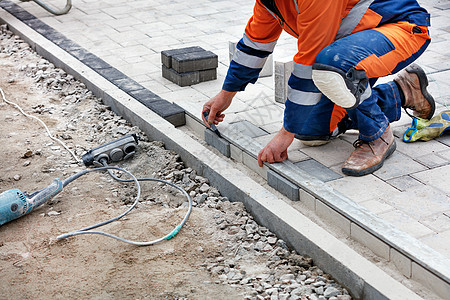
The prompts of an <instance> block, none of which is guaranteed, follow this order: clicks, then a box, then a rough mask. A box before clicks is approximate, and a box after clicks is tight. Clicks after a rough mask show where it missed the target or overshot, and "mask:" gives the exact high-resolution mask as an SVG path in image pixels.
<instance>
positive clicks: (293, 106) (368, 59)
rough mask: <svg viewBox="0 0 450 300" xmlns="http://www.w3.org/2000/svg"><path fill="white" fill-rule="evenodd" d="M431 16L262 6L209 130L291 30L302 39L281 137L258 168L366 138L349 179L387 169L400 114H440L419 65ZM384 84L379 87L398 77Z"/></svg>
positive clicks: (393, 9) (291, 0)
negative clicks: (291, 150) (353, 136)
mask: <svg viewBox="0 0 450 300" xmlns="http://www.w3.org/2000/svg"><path fill="white" fill-rule="evenodd" d="M429 25H430V15H429V14H428V13H427V11H426V10H425V9H424V8H422V7H420V6H419V4H418V3H417V1H416V0H359V1H358V0H333V1H319V0H256V3H255V6H254V12H253V16H252V17H251V18H250V20H249V21H248V23H247V26H246V28H245V34H244V36H243V38H242V39H241V40H240V41H239V43H238V45H237V51H236V53H235V55H234V57H233V60H232V61H231V63H230V67H229V69H228V73H227V76H226V78H225V81H224V84H223V87H222V90H221V91H220V92H219V93H218V94H217V95H216V96H215V97H213V98H211V99H210V100H209V101H208V102H206V103H205V105H204V106H203V111H206V112H208V113H209V118H208V120H205V122H207V123H208V124H212V123H216V124H217V123H218V122H221V121H223V118H224V114H223V112H224V111H225V110H226V109H227V108H228V107H229V105H230V104H231V101H232V99H233V97H234V95H235V94H236V93H237V92H238V91H243V90H244V89H245V87H246V85H247V84H248V83H255V82H256V80H257V79H258V76H259V72H260V71H261V69H262V67H263V66H264V63H265V61H266V59H267V57H268V56H269V55H270V54H271V53H272V52H273V49H274V47H275V45H276V42H277V39H278V37H279V36H280V34H281V32H282V31H283V30H285V31H286V32H287V33H289V34H290V35H292V36H294V37H296V38H297V39H298V52H297V54H295V56H294V71H293V72H292V74H291V77H290V79H289V83H288V85H289V87H288V97H287V100H286V103H285V111H284V121H283V128H282V129H281V130H280V131H279V132H278V133H277V135H276V136H275V137H274V138H273V139H272V140H271V141H270V142H269V143H268V144H267V145H266V146H265V147H264V148H263V149H262V150H261V151H260V153H259V155H258V162H259V165H260V166H262V164H263V162H264V161H266V162H269V163H273V162H280V161H283V160H285V159H286V158H287V148H288V147H289V145H290V144H291V143H292V141H293V140H294V138H298V139H300V140H301V141H302V142H303V143H304V144H306V145H309V146H317V145H321V144H324V143H327V142H329V141H330V140H331V139H333V138H335V137H336V136H337V135H339V134H341V133H343V132H345V130H347V129H350V128H352V129H358V130H359V138H358V140H357V141H356V142H355V143H354V146H355V150H354V151H353V152H352V153H351V155H350V157H349V158H348V159H347V160H346V162H345V163H344V165H343V167H342V171H343V172H344V173H345V174H347V175H352V176H361V175H365V174H369V173H372V172H374V171H375V170H377V169H379V168H380V167H381V166H382V165H383V162H384V161H385V159H386V158H387V157H388V156H389V155H391V154H392V153H393V152H394V151H395V148H396V145H395V140H394V136H393V134H392V130H391V128H390V126H389V124H390V122H393V121H396V120H398V119H400V115H401V108H402V107H403V108H410V109H412V110H413V111H414V112H413V113H414V114H415V115H417V116H420V117H422V118H428V119H429V118H431V117H432V116H433V113H434V109H435V104H434V100H433V98H432V97H431V95H430V94H428V92H427V90H426V87H427V85H428V81H427V78H426V75H425V73H424V71H423V70H422V69H421V68H420V67H419V66H417V65H415V64H411V63H412V62H413V61H414V60H416V59H417V58H418V57H419V56H420V55H421V54H422V53H423V52H424V51H425V49H426V48H427V46H428V45H429V43H430V36H429V34H428V26H429ZM397 72H398V75H397V77H396V78H395V79H394V81H391V82H388V83H385V84H379V85H377V86H375V82H376V81H377V79H378V78H379V77H383V76H387V75H390V74H395V73H397Z"/></svg>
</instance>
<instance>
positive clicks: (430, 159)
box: [414, 153, 448, 168]
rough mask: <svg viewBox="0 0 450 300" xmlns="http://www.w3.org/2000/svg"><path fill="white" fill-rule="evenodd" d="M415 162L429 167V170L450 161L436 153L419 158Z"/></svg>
mask: <svg viewBox="0 0 450 300" xmlns="http://www.w3.org/2000/svg"><path fill="white" fill-rule="evenodd" d="M414 160H415V161H417V162H419V163H421V164H422V165H425V166H427V167H428V168H436V167H440V166H443V165H445V164H447V163H448V160H446V159H444V158H442V157H440V156H439V155H437V154H434V153H432V154H427V155H423V156H420V157H417V158H415V159H414Z"/></svg>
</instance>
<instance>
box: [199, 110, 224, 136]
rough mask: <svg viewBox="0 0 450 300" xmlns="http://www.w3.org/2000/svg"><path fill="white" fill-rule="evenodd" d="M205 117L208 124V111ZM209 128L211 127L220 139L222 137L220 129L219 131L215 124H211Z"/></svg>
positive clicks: (204, 113)
mask: <svg viewBox="0 0 450 300" xmlns="http://www.w3.org/2000/svg"><path fill="white" fill-rule="evenodd" d="M203 116H204V117H205V119H206V122H208V113H207V112H206V111H204V112H203ZM208 123H209V122H208ZM209 126H211V130H212V131H214V133H215V134H217V136H218V137H222V136H221V135H220V132H219V129H217V127H216V125H215V124H214V123H212V124H209Z"/></svg>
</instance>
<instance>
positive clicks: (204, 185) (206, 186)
mask: <svg viewBox="0 0 450 300" xmlns="http://www.w3.org/2000/svg"><path fill="white" fill-rule="evenodd" d="M209 189H210V187H209V185H207V184H206V183H204V184H202V186H201V187H200V193H207V192H208V191H209Z"/></svg>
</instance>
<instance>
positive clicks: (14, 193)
mask: <svg viewBox="0 0 450 300" xmlns="http://www.w3.org/2000/svg"><path fill="white" fill-rule="evenodd" d="M62 189H63V182H62V181H61V179H59V178H56V179H54V180H53V183H52V184H51V185H49V186H47V187H45V188H43V189H42V190H40V191H37V192H34V193H33V194H31V195H28V194H27V192H21V191H20V190H19V189H12V190H9V191H5V192H3V193H1V194H0V226H1V225H3V224H5V223H7V222H9V221H12V220H15V219H17V218H19V217H21V216H23V215H26V214H28V213H29V212H31V211H32V210H33V209H36V208H37V207H39V206H41V205H42V204H44V203H45V202H47V201H48V200H50V199H52V198H53V197H55V196H56V195H57V194H59V192H61V191H62Z"/></svg>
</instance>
